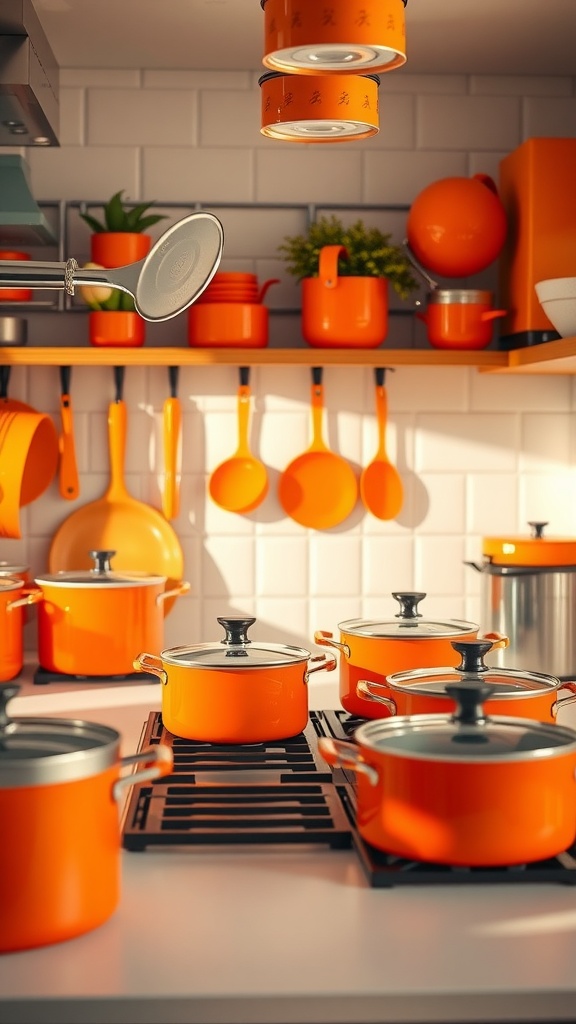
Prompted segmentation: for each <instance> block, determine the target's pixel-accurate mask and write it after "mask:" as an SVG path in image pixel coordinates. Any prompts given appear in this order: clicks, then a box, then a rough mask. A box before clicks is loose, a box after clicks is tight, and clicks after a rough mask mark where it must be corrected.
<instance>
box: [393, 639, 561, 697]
mask: <svg viewBox="0 0 576 1024" xmlns="http://www.w3.org/2000/svg"><path fill="white" fill-rule="evenodd" d="M452 647H453V648H454V650H455V651H457V652H458V653H459V654H460V655H461V658H462V661H461V663H460V665H457V666H456V668H451V667H449V666H446V667H440V668H421V669H410V670H409V671H405V672H394V673H392V674H391V675H389V676H387V677H386V683H387V685H388V686H389V687H390V689H391V690H395V691H396V692H398V691H400V692H402V693H414V690H415V688H417V689H418V693H421V694H425V695H426V696H430V697H448V696H449V695H450V694H449V688H450V687H451V686H452V685H453V684H454V683H459V682H461V681H466V680H467V679H470V678H473V679H478V678H479V677H480V676H481V678H482V682H483V683H485V684H486V685H487V686H489V687H490V692H489V693H488V694H487V696H486V700H487V701H490V700H504V699H512V700H521V699H522V698H524V697H535V696H538V695H541V694H547V693H548V694H551V693H554V692H555V691H556V690H558V689H559V688H560V686H561V685H562V683H561V681H560V679H558V678H557V677H556V676H550V675H545V674H544V673H543V672H528V671H524V670H520V669H513V668H509V669H507V668H492V667H490V666H489V665H486V664H485V663H484V657H485V656H486V655H487V654H488V653H489V652H490V650H491V649H492V647H493V645H492V643H491V641H490V640H460V641H455V642H453V643H452Z"/></svg>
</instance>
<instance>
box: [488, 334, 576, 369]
mask: <svg viewBox="0 0 576 1024" xmlns="http://www.w3.org/2000/svg"><path fill="white" fill-rule="evenodd" d="M506 355H507V360H506V364H505V365H504V366H485V367H482V366H481V367H480V370H481V371H482V372H488V373H511V374H536V373H539V374H547V375H550V374H575V373H576V338H561V339H560V340H559V341H545V342H543V343H542V344H541V345H530V346H528V347H527V348H516V349H512V351H511V352H507V353H506Z"/></svg>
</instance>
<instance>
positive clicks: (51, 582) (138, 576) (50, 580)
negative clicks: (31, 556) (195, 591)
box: [34, 569, 167, 590]
mask: <svg viewBox="0 0 576 1024" xmlns="http://www.w3.org/2000/svg"><path fill="white" fill-rule="evenodd" d="M166 581H167V577H166V576H149V575H147V574H146V573H137V572H134V573H131V572H126V573H120V572H117V573H114V572H113V573H108V574H107V575H106V576H102V575H92V576H90V570H87V571H86V573H85V575H82V573H81V572H79V571H77V570H76V571H74V570H64V569H63V570H62V571H61V572H58V573H54V574H53V575H51V574H47V575H46V576H35V577H34V582H35V583H37V584H38V586H40V587H41V586H46V587H57V588H61V589H65V590H86V589H88V590H98V589H100V590H104V589H106V590H108V589H109V588H111V587H112V588H116V589H118V588H124V589H126V588H129V587H157V586H164V584H165V583H166Z"/></svg>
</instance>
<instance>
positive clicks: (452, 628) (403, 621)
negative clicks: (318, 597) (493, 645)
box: [314, 591, 479, 718]
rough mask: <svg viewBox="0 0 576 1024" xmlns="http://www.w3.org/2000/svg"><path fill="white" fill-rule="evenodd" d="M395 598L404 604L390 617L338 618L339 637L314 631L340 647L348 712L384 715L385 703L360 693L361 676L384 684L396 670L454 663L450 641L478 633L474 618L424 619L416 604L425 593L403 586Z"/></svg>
mask: <svg viewBox="0 0 576 1024" xmlns="http://www.w3.org/2000/svg"><path fill="white" fill-rule="evenodd" d="M392 597H394V598H395V599H396V601H398V603H399V605H400V611H399V613H398V614H397V615H396V616H395V617H394V618H392V619H384V620H374V619H373V620H365V619H349V620H348V621H346V622H340V623H339V625H338V628H339V630H340V641H337V640H334V639H333V634H332V633H329V632H326V631H324V630H318V631H317V632H316V633H315V634H314V641H315V643H317V644H319V645H321V646H325V647H334V648H335V649H336V650H337V651H340V678H339V686H340V702H341V704H342V707H343V708H344V709H345V711H348V712H349V713H350V714H353V715H359V716H360V717H361V718H382V717H383V716H385V714H386V711H385V710H384V708H383V707H382V705H379V704H377V703H375V702H371V701H370V700H368V699H364V698H362V697H361V696H359V695H358V693H357V690H356V686H357V683H358V682H359V681H360V680H361V679H371V680H373V681H374V682H376V683H383V684H384V683H385V682H386V677H387V676H388V675H390V674H391V673H392V672H402V671H405V670H407V669H413V668H425V667H426V666H428V665H454V666H456V665H457V664H458V662H459V655H458V653H457V652H456V651H455V650H454V648H453V647H452V641H453V640H460V639H469V640H474V639H476V637H477V636H478V629H479V626H477V625H476V623H474V622H462V621H460V620H458V619H445V620H440V621H434V620H433V619H426V618H423V616H422V615H421V613H420V612H419V611H418V605H419V604H420V602H421V601H422V600H423V599H424V598H425V597H426V594H424V593H418V592H409V591H403V592H398V593H394V594H392ZM388 696H390V694H388Z"/></svg>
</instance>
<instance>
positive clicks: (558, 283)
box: [534, 277, 576, 338]
mask: <svg viewBox="0 0 576 1024" xmlns="http://www.w3.org/2000/svg"><path fill="white" fill-rule="evenodd" d="M534 288H535V291H536V295H537V296H538V300H539V302H540V305H541V306H542V309H543V310H544V312H545V313H546V316H547V317H548V319H549V321H550V323H551V324H552V326H553V327H554V329H555V330H556V331H558V334H559V335H560V337H561V338H573V337H576V277H556V278H552V279H551V280H549V281H538V282H537V283H536V284H535V285H534Z"/></svg>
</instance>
